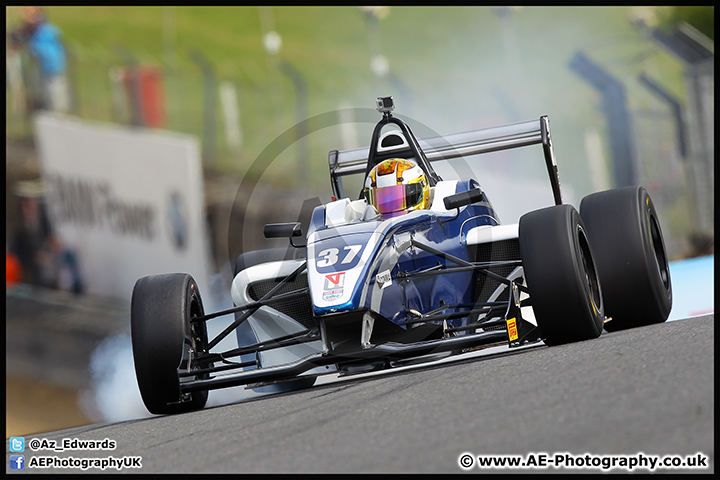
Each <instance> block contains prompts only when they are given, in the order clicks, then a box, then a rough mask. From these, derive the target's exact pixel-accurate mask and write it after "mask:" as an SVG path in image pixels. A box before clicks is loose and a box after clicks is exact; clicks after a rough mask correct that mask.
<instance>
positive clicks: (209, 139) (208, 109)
mask: <svg viewBox="0 0 720 480" xmlns="http://www.w3.org/2000/svg"><path fill="white" fill-rule="evenodd" d="M190 58H191V59H192V60H193V61H194V62H195V63H196V64H197V65H198V67H200V70H201V71H202V74H203V104H204V105H203V158H204V160H205V162H206V163H207V166H210V167H214V166H215V150H216V149H215V90H216V78H215V70H214V69H213V66H212V64H211V63H210V61H209V60H208V59H207V57H205V55H203V54H202V53H201V52H200V51H199V50H193V51H192V52H190Z"/></svg>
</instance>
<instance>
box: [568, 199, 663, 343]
mask: <svg viewBox="0 0 720 480" xmlns="http://www.w3.org/2000/svg"><path fill="white" fill-rule="evenodd" d="M580 215H581V216H582V219H583V221H584V222H585V225H586V226H587V230H588V236H589V238H590V243H591V244H592V248H593V252H594V253H595V258H596V260H597V264H598V273H599V275H600V280H601V281H602V285H603V295H604V299H605V306H606V311H607V315H608V317H610V318H611V320H610V321H609V322H607V323H606V324H605V329H606V330H607V331H609V332H610V331H616V330H624V329H627V328H633V327H640V326H643V325H650V324H653V323H662V322H664V321H665V320H667V318H668V315H669V314H670V309H671V308H672V284H671V282H670V267H669V265H668V257H667V253H666V251H665V242H664V241H663V236H662V230H661V229H660V221H659V220H658V216H657V212H656V211H655V207H654V205H653V202H652V200H651V199H650V195H649V194H648V192H647V190H645V189H644V188H643V187H640V186H630V187H622V188H615V189H612V190H606V191H604V192H599V193H594V194H592V195H588V196H587V197H585V198H583V200H582V202H581V203H580Z"/></svg>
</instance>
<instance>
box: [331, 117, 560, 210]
mask: <svg viewBox="0 0 720 480" xmlns="http://www.w3.org/2000/svg"><path fill="white" fill-rule="evenodd" d="M418 144H419V145H420V148H421V149H422V150H423V152H424V153H425V156H426V157H427V160H428V161H430V162H436V161H438V160H450V159H453V158H458V157H465V156H470V155H477V154H480V153H489V152H496V151H499V150H506V149H509V148H518V147H526V146H529V145H536V144H540V145H542V147H543V154H544V157H545V165H546V167H547V171H548V176H549V177H550V184H551V186H552V191H553V196H554V198H555V204H556V205H560V204H562V196H561V193H560V180H559V178H558V171H557V163H556V162H555V154H554V152H553V147H552V142H551V138H550V122H549V120H548V117H547V116H546V115H544V116H542V117H540V118H539V119H538V120H530V121H527V122H520V123H513V124H510V125H501V126H497V127H490V128H483V129H480V130H472V131H469V132H462V133H453V134H450V135H440V136H437V137H429V138H422V139H418ZM369 148H370V147H362V148H355V149H351V150H341V151H338V150H332V151H330V153H329V154H328V161H329V163H330V181H331V183H332V189H333V194H334V195H335V196H336V197H337V198H342V197H344V192H343V187H342V177H344V176H347V175H353V174H358V173H365V170H366V167H367V162H368V156H369V155H368V153H369Z"/></svg>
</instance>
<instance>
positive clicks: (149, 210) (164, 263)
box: [35, 114, 210, 300]
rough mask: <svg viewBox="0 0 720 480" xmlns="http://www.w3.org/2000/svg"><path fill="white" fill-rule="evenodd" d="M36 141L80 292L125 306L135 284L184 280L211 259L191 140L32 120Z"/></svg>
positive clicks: (202, 281)
mask: <svg viewBox="0 0 720 480" xmlns="http://www.w3.org/2000/svg"><path fill="white" fill-rule="evenodd" d="M35 134H36V143H37V147H38V152H39V157H40V161H41V164H42V177H43V182H44V185H45V189H46V193H45V198H46V204H47V207H48V216H49V219H50V222H51V224H52V227H53V230H54V232H55V233H56V235H57V236H58V237H59V240H60V242H61V243H62V244H63V245H64V246H67V247H69V248H71V249H73V250H75V251H76V253H77V256H78V262H79V266H80V271H81V274H82V277H83V282H84V284H85V289H86V291H87V292H88V293H93V294H97V295H103V296H109V297H115V298H121V299H127V300H130V298H131V296H132V288H133V286H134V285H135V282H136V281H137V279H138V278H140V277H143V276H146V275H154V274H159V273H171V272H183V273H189V274H191V275H192V276H193V277H194V278H195V280H196V281H197V283H198V285H199V287H200V289H201V290H200V291H201V292H202V291H203V287H204V289H205V291H207V289H208V278H209V267H210V261H209V259H210V252H209V248H208V244H209V241H208V238H207V228H206V225H205V208H204V207H205V206H204V198H203V173H202V167H201V162H200V148H199V145H198V141H197V140H196V138H195V137H193V136H189V135H182V134H175V133H171V132H164V131H153V130H144V129H138V128H131V127H124V126H118V125H105V124H96V123H89V122H84V121H80V120H77V119H74V118H71V117H67V116H58V115H53V114H40V115H38V116H37V117H36V118H35Z"/></svg>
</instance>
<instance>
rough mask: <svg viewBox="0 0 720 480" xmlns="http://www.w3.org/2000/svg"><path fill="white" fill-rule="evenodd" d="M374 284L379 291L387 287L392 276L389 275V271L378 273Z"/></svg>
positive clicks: (390, 282)
mask: <svg viewBox="0 0 720 480" xmlns="http://www.w3.org/2000/svg"><path fill="white" fill-rule="evenodd" d="M375 282H376V283H377V286H378V288H379V289H380V290H382V289H384V288H387V287H389V286H390V285H391V284H392V275H391V274H390V270H385V271H383V272H380V273H378V274H377V275H376V276H375Z"/></svg>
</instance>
